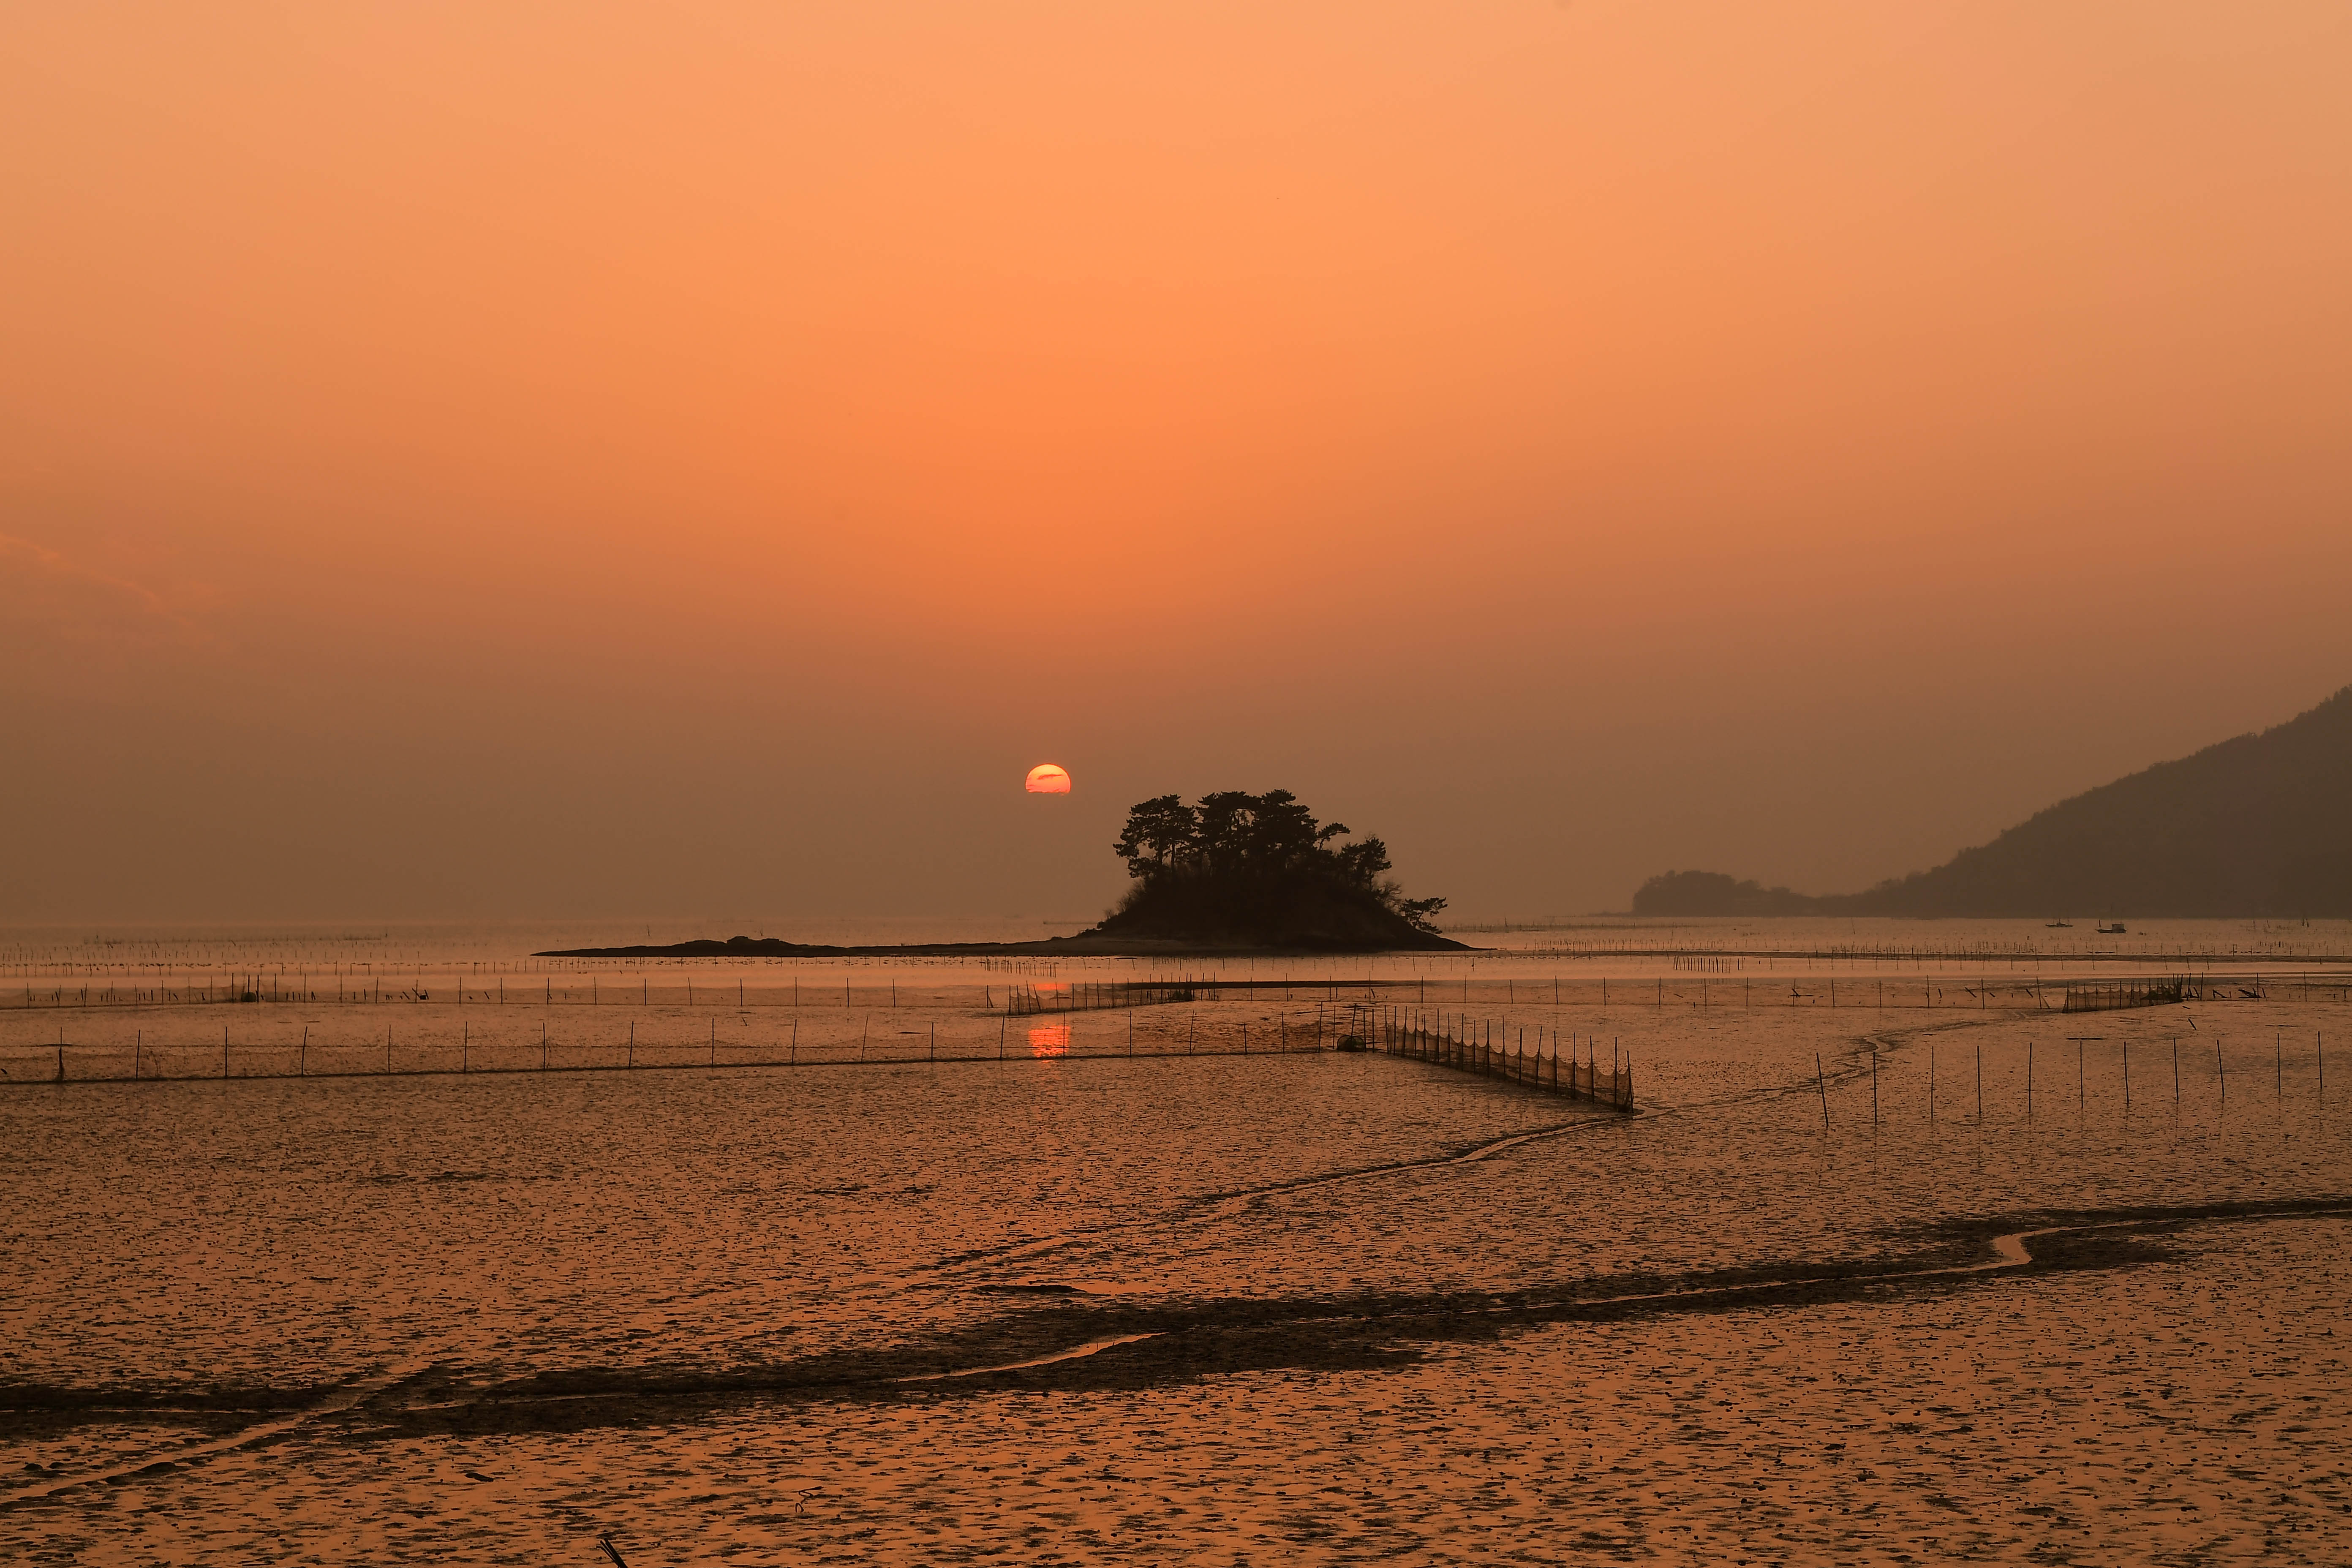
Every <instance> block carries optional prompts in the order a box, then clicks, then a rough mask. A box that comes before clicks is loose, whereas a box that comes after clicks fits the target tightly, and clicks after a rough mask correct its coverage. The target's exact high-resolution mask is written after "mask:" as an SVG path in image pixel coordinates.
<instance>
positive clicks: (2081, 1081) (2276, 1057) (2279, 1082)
mask: <svg viewBox="0 0 2352 1568" xmlns="http://www.w3.org/2000/svg"><path fill="white" fill-rule="evenodd" d="M2066 1038H2067V1041H2068V1043H2069V1044H2071V1045H2072V1046H2073V1047H2074V1104H2075V1109H2076V1110H2082V1109H2083V1108H2084V1107H2085V1106H2087V1105H2088V1104H2089V1081H2088V1078H2087V1068H2085V1067H2084V1049H2085V1047H2089V1046H2092V1045H2095V1044H2097V1043H2098V1042H2099V1041H2101V1040H2103V1039H2105V1036H2104V1035H2069V1036H2068V1037H2066ZM2225 1038H2227V1037H2226V1036H2222V1035H2216V1036H2214V1037H2213V1079H2214V1082H2215V1084H2216V1086H2217V1088H2218V1090H2219V1093H2220V1096H2221V1103H2222V1104H2224V1105H2227V1104H2228V1103H2229V1099H2230V1072H2229V1068H2228V1065H2227V1064H2226V1063H2225V1062H2224V1061H2223V1060H2222V1056H2221V1043H2222V1041H2223V1040H2224V1039H2225ZM2167 1041H2168V1044H2169V1045H2170V1046H2171V1047H2172V1103H2173V1107H2174V1109H2175V1110H2178V1109H2179V1105H2180V1037H2179V1036H2178V1035H2172V1036H2168V1037H2167ZM2311 1050H2312V1057H2313V1060H2314V1062H2315V1065H2316V1067H2317V1079H2318V1081H2317V1086H2316V1089H2317V1093H2318V1095H2319V1097H2320V1098H2321V1099H2322V1100H2325V1099H2326V1095H2327V1047H2326V1040H2325V1039H2324V1038H2323V1037H2322V1036H2321V1034H2320V1033H2319V1031H2317V1030H2314V1031H2313V1032H2312V1037H2311ZM2122 1055H2123V1074H2124V1114H2125V1115H2126V1116H2128V1115H2130V1114H2131V1045H2130V1043H2129V1042H2128V1041H2126V1042H2125V1044H2124V1046H2123V1052H2122ZM2271 1058H2272V1065H2271V1073H2272V1088H2273V1092H2274V1093H2275V1094H2276V1096H2277V1097H2278V1098H2279V1099H2280V1100H2284V1099H2285V1098H2286V1035H2285V1032H2284V1030H2280V1031H2276V1032H2274V1033H2273V1037H2272V1039H2271ZM1813 1085H1814V1088H1815V1089H1816V1091H1817V1092H1818V1093H1819V1094H1820V1096H1821V1101H1822V1131H1824V1132H1827V1131H1829V1130H1830V1086H1829V1075H1828V1073H1827V1071H1826V1070H1825V1069H1824V1068H1822V1058H1821V1053H1820V1052H1818V1051H1816V1052H1814V1053H1813ZM1976 1095H1977V1121H1979V1123H1981V1122H1982V1121H1984V1047H1983V1046H1981V1045H1979V1046H1978V1047H1976ZM2025 1114H2026V1115H2027V1116H2028V1117H2029V1118H2030V1117H2031V1116H2032V1114H2033V1042H2032V1040H2028V1041H2026V1042H2025ZM1935 1115H1936V1047H1934V1046H1933V1045H1930V1046H1929V1047H1927V1116H1928V1119H1929V1120H1930V1121H1933V1120H1934V1119H1935ZM1878 1122H1879V1112H1878V1047H1877V1044H1876V1043H1875V1042H1873V1043H1872V1044H1871V1049H1870V1124H1871V1125H1872V1126H1874V1127H1875V1126H1877V1125H1878Z"/></svg>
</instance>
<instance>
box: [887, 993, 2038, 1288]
mask: <svg viewBox="0 0 2352 1568" xmlns="http://www.w3.org/2000/svg"><path fill="white" fill-rule="evenodd" d="M2002 1021H2004V1020H2001V1019H1991V1018H1987V1019H1977V1018H1968V1019H1955V1020H1952V1021H1949V1022H1944V1023H1936V1024H1923V1025H1920V1026H1916V1027H1915V1028H1909V1029H1883V1030H1877V1031H1874V1032H1873V1033H1871V1034H1864V1035H1853V1036H1849V1037H1847V1041H1846V1044H1847V1046H1848V1048H1849V1054H1850V1055H1851V1054H1852V1052H1853V1048H1854V1047H1861V1046H1865V1045H1869V1044H1871V1043H1873V1042H1876V1043H1879V1044H1882V1045H1884V1046H1885V1047H1887V1048H1888V1050H1889V1051H1890V1052H1895V1051H1900V1050H1901V1049H1902V1048H1903V1047H1904V1046H1906V1045H1908V1044H1910V1043H1913V1042H1915V1041H1916V1040H1917V1039H1919V1038H1921V1037H1925V1036H1927V1035H1931V1034H1942V1033H1945V1032H1948V1031H1952V1030H1966V1029H1979V1028H1987V1027H1990V1026H1993V1025H1995V1024H1997V1023H2000V1022H2002ZM1400 1059H1404V1060H1410V1059H1411V1058H1400ZM1436 1070H1439V1071H1452V1070H1454V1069H1452V1068H1437V1069H1436ZM1869 1071H1870V1068H1869V1067H1868V1065H1867V1063H1864V1062H1860V1061H1853V1060H1849V1061H1848V1062H1846V1063H1845V1064H1844V1065H1843V1066H1841V1067H1838V1068H1832V1069H1829V1070H1828V1071H1827V1072H1826V1073H1825V1074H1824V1077H1825V1078H1826V1079H1828V1080H1830V1081H1833V1082H1836V1083H1839V1084H1841V1085H1843V1084H1846V1083H1851V1082H1856V1081H1859V1080H1860V1079H1863V1078H1865V1077H1867V1076H1868V1075H1869ZM1496 1085H1497V1087H1501V1088H1507V1087H1509V1086H1508V1085H1507V1084H1505V1083H1504V1082H1503V1080H1500V1079H1496ZM1815 1087H1816V1086H1815V1085H1814V1084H1813V1083H1811V1082H1807V1081H1804V1080H1802V1079H1800V1080H1797V1081H1794V1082H1790V1083H1787V1084H1776V1085H1765V1086H1761V1087H1759V1088H1755V1089H1738V1090H1733V1091H1730V1092H1728V1093H1725V1094H1720V1095H1711V1096H1708V1097H1706V1098H1704V1099H1700V1100H1685V1101H1676V1102H1671V1103H1667V1104H1663V1105H1658V1106H1654V1107H1650V1108H1647V1109H1643V1108H1640V1107H1636V1108H1635V1109H1634V1110H1633V1111H1632V1112H1630V1113H1628V1112H1625V1111H1620V1110H1603V1109H1601V1108H1599V1107H1595V1108H1594V1109H1593V1110H1591V1111H1590V1112H1588V1113H1587V1114H1585V1115H1582V1116H1579V1117H1577V1118H1575V1119H1574V1120H1571V1121H1560V1122H1555V1123H1553V1124H1552V1125H1550V1126H1547V1127H1532V1128H1528V1129H1527V1130H1525V1131H1518V1132H1512V1133H1507V1134H1506V1135H1504V1136H1502V1137H1499V1138H1495V1139H1490V1140H1488V1141H1487V1142H1483V1143H1477V1144H1474V1145H1472V1146H1470V1147H1468V1148H1456V1149H1451V1150H1445V1151H1443V1152H1437V1153H1433V1154H1427V1155H1423V1156H1420V1157H1418V1158H1414V1159H1410V1160H1396V1161H1391V1162H1388V1163H1383V1164H1379V1165H1365V1166H1359V1167H1355V1168H1351V1169H1349V1170H1345V1171H1333V1172H1328V1173H1325V1174H1322V1175H1316V1176H1300V1177H1295V1178H1293V1179H1291V1180H1289V1181H1284V1182H1270V1183H1268V1184H1265V1185H1264V1186H1256V1187H1243V1188H1237V1189H1235V1190H1234V1191H1232V1192H1226V1193H1214V1194H1205V1195H1203V1196H1202V1197H1198V1198H1194V1199H1192V1200H1189V1201H1188V1202H1187V1203H1186V1204H1185V1205H1182V1206H1181V1207H1180V1208H1178V1209H1176V1210H1175V1211H1173V1212H1171V1213H1167V1214H1160V1215H1141V1216H1138V1217H1136V1218H1132V1219H1123V1220H1113V1221H1110V1222H1108V1223H1107V1224H1104V1225H1099V1226H1088V1227H1086V1228H1083V1229H1078V1230H1072V1231H1066V1232H1063V1233H1061V1234H1058V1235H1055V1236H1050V1237H1034V1238H1033V1239H1031V1240H1028V1241H1020V1242H1011V1243H1007V1244H1005V1245H1003V1246H1002V1247H986V1248H982V1249H979V1250H976V1251H972V1252H964V1253H958V1254H955V1255H953V1256H951V1257H949V1258H940V1259H939V1260H938V1261H936V1262H934V1263H931V1264H929V1265H925V1266H921V1267H919V1268H916V1269H914V1270H912V1271H911V1272H913V1273H914V1274H915V1275H917V1276H920V1275H924V1274H932V1275H944V1276H947V1277H950V1278H951V1279H952V1278H960V1277H961V1276H963V1275H964V1274H966V1273H968V1272H970V1271H973V1270H975V1269H978V1268H1004V1267H1006V1266H1008V1265H1017V1264H1022V1263H1030V1262H1034V1261H1036V1260H1038V1259H1040V1258H1048V1257H1051V1256H1052V1255H1053V1254H1055V1253H1056V1252H1058V1251H1061V1250H1062V1249H1064V1248H1066V1247H1087V1246H1093V1245H1096V1244H1098V1243H1100V1242H1102V1241H1104V1240H1106V1239H1108V1238H1111V1237H1118V1236H1119V1235H1121V1234H1123V1233H1126V1232H1130V1231H1137V1230H1144V1229H1149V1228H1151V1227H1154V1226H1164V1227H1177V1226H1187V1227H1189V1226H1201V1225H1213V1224H1217V1223H1220V1222H1222V1221H1226V1220H1231V1219H1234V1218H1237V1217H1239V1216H1240V1215H1243V1214H1244V1213H1246V1212H1247V1211H1248V1210H1250V1209H1251V1208H1254V1207H1255V1206H1257V1205H1259V1204H1261V1203H1264V1202H1265V1201H1267V1200H1268V1199H1274V1198H1282V1197H1287V1196H1290V1195H1292V1194H1298V1193H1305V1192H1310V1191H1313V1190H1315V1189H1317V1188H1320V1187H1334V1186H1347V1185H1350V1184H1370V1183H1372V1182H1378V1181H1387V1180H1391V1179H1393V1178H1396V1177H1400V1176H1410V1175H1414V1174H1418V1173H1433V1172H1440V1171H1445V1170H1449V1169H1454V1168H1458V1167H1461V1166H1465V1165H1475V1164H1478V1163H1483V1162H1485V1161H1488V1160H1492V1159H1494V1158H1496V1157H1497V1156H1499V1155H1503V1154H1507V1153H1508V1152H1511V1151H1512V1150H1515V1149H1518V1148H1521V1147H1524V1146H1526V1145H1528V1144H1531V1143H1538V1142H1549V1141H1550V1140H1552V1139H1556V1138H1562V1137H1567V1136H1570V1135H1571V1134H1575V1133H1583V1132H1591V1131H1596V1130H1599V1129H1601V1128H1606V1127H1632V1126H1636V1125H1642V1124H1656V1123H1660V1122H1668V1121H1673V1120H1674V1119H1675V1118H1677V1117H1681V1116H1686V1115H1690V1114H1692V1113H1694V1112H1699V1111H1707V1110H1726V1109H1732V1108H1737V1107H1738V1106H1742V1105H1756V1104H1762V1103H1765V1102H1767V1101H1770V1100H1780V1099H1785V1098H1787V1097H1789V1096H1791V1095H1801V1094H1804V1095H1809V1094H1811V1093H1813V1092H1815Z"/></svg>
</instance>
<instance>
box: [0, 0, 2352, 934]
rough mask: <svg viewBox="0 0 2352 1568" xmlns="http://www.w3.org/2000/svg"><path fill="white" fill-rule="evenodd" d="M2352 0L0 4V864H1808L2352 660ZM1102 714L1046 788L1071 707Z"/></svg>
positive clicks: (663, 898)
mask: <svg viewBox="0 0 2352 1568" xmlns="http://www.w3.org/2000/svg"><path fill="white" fill-rule="evenodd" d="M2347 82H2352V7H2347V6H2346V5H2343V4H2341V3H2340V0H2326V3H2315V4H2301V3H2294V0H2279V3H2275V4H2263V5H2210V4H2197V5H2188V4H2168V3H2162V0H2130V3H2114V4H2095V3H2084V4H2061V5H2053V4H2050V3H2048V0H2032V3H2019V4H1997V3H1987V0H1969V3H1966V4H1957V3H1956V4H1935V3H1917V4H1902V5H1890V4H1883V3H1873V4H1860V3H1855V4H1802V3H1797V4H1787V5H1769V6H1763V5H1745V4H1688V5H1675V4H1643V5H1634V4H1615V3H1607V0H1569V3H1567V4H1549V3H1544V4H1537V3H1510V4H1506V3H1498V4H1492V5H1458V4H1455V5H1440V4H1423V5H1398V4H1367V3H1363V0H1353V3H1350V4H1348V5H1312V4H1297V5H1276V6H1268V5H1203V4H1185V5H1173V4H1168V5H1143V4H1136V5H1107V4H1101V3H1098V0H1097V3H1091V4H1075V3H1074V4H1060V5H1032V4H1018V3H1007V4H990V5H944V4H942V5H901V4H892V3H889V0H856V3H855V4H837V5H827V4H787V3H781V0H778V3H765V4H740V5H738V4H721V3H716V0H713V3H705V4H692V3H688V4H680V5H660V6H653V5H634V6H622V5H597V4H590V3H585V0H571V3H566V4H562V5H526V4H496V5H482V4H477V3H467V4H462V5H459V4H452V5H433V4H415V3H402V4H383V5H268V6H264V5H234V4H230V5H204V6H191V5H91V4H79V3H77V4H44V3H40V0H23V3H19V4H15V5H9V6H7V7H6V8H5V10H0V190H4V191H5V219H0V733H5V736H6V742H5V757H6V763H7V765H6V766H5V768H0V814H5V822H6V824H7V829H6V832H5V835H0V921H91V922H97V921H119V922H131V921H196V920H205V919H220V920H304V919H328V918H342V917H366V916H381V917H383V918H387V919H405V918H428V917H444V916H449V917H458V916H463V917H493V916H495V917H509V916H514V917H520V916H542V915H544V916H575V915H593V916H608V915H609V916H613V917H615V918H622V917H626V916H631V915H638V914H644V915H662V916H669V917H709V918H710V919H712V920H733V919H744V920H750V919H751V918H754V917H768V918H772V919H779V920H788V919H790V918H791V917H793V916H796V915H797V916H807V915H814V914H826V913H845V914H854V913H908V914H945V915H964V914H970V915H980V914H989V915H994V914H1001V913H1010V912H1025V913H1031V914H1034V915H1037V916H1040V917H1046V916H1053V917H1087V916H1091V915H1093V914H1096V913H1097V912H1098V911H1099V910H1101V909H1102V907H1103V906H1104V905H1105V904H1106V903H1107V902H1108V900H1109V899H1110V898H1111V897H1112V896H1114V895H1115V894H1116V892H1117V891H1118V888H1119V885H1120V879H1119V876H1118V863H1117V862H1116V861H1115V860H1114V859H1113V858H1112V857H1111V856H1110V854H1109V852H1108V845H1109V842H1110V840H1111V838H1112V837H1113V836H1114V835H1115V833H1116V831H1117V825H1118V820H1119V818H1120V816H1122V814H1123V812H1124V808H1125V807H1126V806H1127V805H1129V803H1130V802H1132V801H1135V800H1137V799H1139V798H1142V797H1143V796H1145V795H1155V794H1159V793H1162V792H1165V791H1171V790H1181V791H1183V792H1185V793H1187V794H1192V793H1197V792H1199V791H1202V790H1207V789H1214V788H1222V787H1237V788H1250V789H1264V788H1270V787H1276V786H1287V787H1289V788H1292V789H1294V790H1296V791H1297V792H1298V793H1299V794H1300V795H1302V796H1304V797H1305V798H1306V799H1307V801H1308V802H1309V803H1310V804H1311V805H1315V806H1316V807H1317V808H1318V809H1319V810H1320V811H1322V812H1323V813H1324V814H1325V815H1326V816H1337V817H1339V818H1340V819H1343V820H1345V821H1347V822H1349V823H1351V824H1353V825H1354V826H1357V827H1359V828H1363V829H1367V830H1371V831H1377V832H1380V833H1381V834H1382V835H1383V836H1385V837H1387V839H1388V840H1389V843H1390V845H1391V850H1392V852H1393V853H1394V855H1395V858H1396V859H1397V862H1398V866H1399V869H1400V871H1401V872H1402V875H1403V877H1404V879H1405V880H1406V882H1407V884H1408V887H1409V888H1410V889H1412V890H1413V891H1416V892H1437V893H1444V894H1445V895H1447V896H1449V897H1451V898H1452V899H1453V900H1454V910H1455V911H1456V912H1457V913H1460V914H1464V915H1471V916H1475V915H1480V914H1504V913H1510V914H1518V915H1532V914H1540V913H1545V912H1554V911H1558V912H1566V911H1572V910H1592V909H1601V908H1622V907H1624V905H1625V903H1626V901H1627V900H1628V899H1629V898H1630V896H1631V894H1632V892H1633V888H1634V887H1635V886H1636V885H1637V884H1638V883H1639V881H1640V880H1641V879H1643V877H1644V876H1647V875H1648V874H1650V873H1652V872H1655V871H1660V870H1664V869H1666V868H1669V867H1694V866H1704V867H1708V868H1719V869H1724V870H1729V871H1733V872H1736V873H1739V874H1742V875H1753V876H1759V877H1762V878H1765V879H1769V880H1774V881H1785V882H1789V883H1790V884H1792V885H1795V886H1798V887H1801V888H1804V889H1809V890H1815V891H1827V890H1838V889H1848V888H1853V887H1858V886H1861V885H1863V884H1864V883H1866V882H1869V881H1872V880H1874V879H1877V878H1879V877H1882V876H1885V875H1888V874H1892V873H1895V872H1900V871H1904V870H1907V869H1912V868H1918V867H1922V866H1925V865H1927V864H1929V863H1931V862H1933V861H1936V860H1938V859H1941V858H1944V857H1945V856H1947V855H1948V854H1949V853H1950V852H1951V851H1952V850H1953V849H1955V848H1957V847H1960V846H1961V845H1963V844H1966V843H1969V842H1972V841H1976V840H1979V839H1981V838H1983V837H1987V836H1989V835H1990V833H1992V832H1994V831H1996V830H1998V829H1999V828H2000V827H2001V826H2005V825H2007V824H2008V823H2010V822H2012V821H2014V820H2016V819H2018V818H2020V817H2021V816H2024V815H2026V814H2028V813H2030V812H2031V811H2032V810H2034V809H2036V808H2038V807H2039V806H2041V805H2046V804H2048V803H2050V802H2052V801H2053V800H2055V799H2057V798H2059V797H2060V796H2063V795H2068V794H2072V793H2074V792H2076V791H2078V790H2080V789H2083V788H2085V787H2087V786H2089V785H2092V784H2098V783H2101V782H2104V781H2105V780H2106V779H2108V778H2110V777H2113V776H2115V775H2116V774H2118V773H2124V772H2127V771H2129V770H2131V769H2134V768H2137V767H2139V766H2142V765H2145V764H2146V763H2149V762H2152V761H2155V760H2158V759H2159V758H2162V757H2165V756H2169V755H2175V754H2179V753H2182V752H2187V751H2189V750H2191V749H2194V748H2195V747H2197V746H2200V745H2203V744H2206V743H2209V742H2213V741H2216V740H2220V739H2222V738H2224V737H2226V736H2229V735H2231V734H2234V733H2238V732H2241V731H2245V730H2248V729H2252V728H2256V727H2260V726H2263V725H2266V724H2271V723H2275V722H2278V721H2283V720H2284V719H2286V718H2289V717H2291V716H2292V715H2293V714H2294V713H2295V712H2297V711H2300V710H2303V709H2305V708H2307V707H2309V706H2310V705H2311V704H2313V703H2314V702H2315V701H2317V700H2319V699H2321V698H2323V697H2325V696H2326V695H2327V694H2328V693H2329V692H2330V691H2332V690H2334V689H2336V688H2338V687H2340V686H2342V685H2344V684H2346V683H2347V681H2352V608H2348V607H2347V589H2348V588H2352V289H2348V288H2347V279H2352V199H2347V195H2352V91H2347V88H2346V84H2347ZM1041 762H1055V763H1061V764H1063V765H1065V766H1066V767H1067V768H1068V769H1069V770H1070V772H1071V773H1072V775H1073V777H1074V779H1075V780H1076V788H1075V790H1074V792H1073V793H1072V794H1071V795H1068V796H1066V797H1048V796H1036V795H1028V794H1026V793H1025V792H1024V790H1023V789H1022V779H1023V775H1024V773H1025V772H1026V771H1027V770H1028V769H1029V768H1030V767H1031V766H1032V765H1033V764H1034V763H1041Z"/></svg>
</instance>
